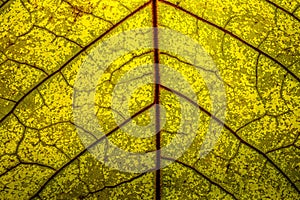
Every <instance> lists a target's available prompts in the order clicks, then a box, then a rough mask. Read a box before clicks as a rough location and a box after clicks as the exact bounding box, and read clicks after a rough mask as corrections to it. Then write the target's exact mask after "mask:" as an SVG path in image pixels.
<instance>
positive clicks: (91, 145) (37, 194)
mask: <svg viewBox="0 0 300 200" xmlns="http://www.w3.org/2000/svg"><path fill="white" fill-rule="evenodd" d="M153 105H154V103H152V104H150V105H148V106H146V107H145V108H143V109H141V110H139V111H138V112H137V113H135V114H134V115H132V116H131V117H129V118H128V119H127V120H125V121H124V122H123V123H121V124H120V125H119V126H117V127H115V128H114V129H112V130H111V131H110V132H108V133H107V134H105V135H104V136H102V137H101V138H99V139H98V140H96V141H95V142H93V143H92V144H90V145H89V146H88V147H87V148H85V149H84V150H83V151H81V152H80V153H79V154H77V155H76V156H75V157H73V158H72V159H71V160H69V161H68V162H67V163H65V164H64V165H63V166H62V167H61V168H59V169H58V170H57V171H56V172H55V173H54V174H52V175H51V177H49V179H48V180H47V181H46V182H45V183H44V184H43V185H42V186H41V187H40V189H39V190H38V191H37V192H36V193H35V194H34V195H33V196H32V197H31V199H34V198H35V197H38V196H39V194H40V193H41V192H42V191H43V190H44V188H45V187H46V186H47V185H48V183H49V182H50V181H51V180H53V179H54V178H55V177H56V176H57V175H58V174H59V173H60V172H61V171H62V170H63V169H65V168H66V167H67V166H69V165H70V164H72V163H73V162H74V161H75V160H76V159H77V158H79V157H80V156H82V155H83V154H84V153H86V152H87V151H88V150H89V149H91V148H93V147H94V146H96V145H97V144H99V143H100V142H101V141H102V140H104V139H105V138H106V137H108V136H110V135H111V134H113V133H114V132H116V131H118V130H119V129H120V128H122V127H124V126H125V125H126V124H127V123H128V122H130V121H131V120H132V119H133V118H135V117H136V116H138V115H140V114H141V113H143V112H145V111H147V110H148V109H150V108H151V107H152V106H153ZM91 134H92V133H91Z"/></svg>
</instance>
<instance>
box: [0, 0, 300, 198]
mask: <svg viewBox="0 0 300 200" xmlns="http://www.w3.org/2000/svg"><path fill="white" fill-rule="evenodd" d="M299 19H300V2H299V1H298V0H247V1H246V0H185V1H183V0H153V1H146V0H1V1H0V64H1V65H0V106H1V107H0V199H3V200H6V199H7V200H10V199H12V200H15V199H33V200H40V199H130V200H131V199H172V200H173V199H247V200H248V199H292V200H294V199H295V200H296V199H300V138H299V130H300V126H299V119H300V99H299V98H300V85H299V81H300V78H299V77H300V43H299V41H300V23H299V21H300V20H299ZM146 27H163V28H168V29H171V30H175V31H178V32H180V33H182V34H184V35H187V36H189V37H190V38H192V39H193V40H195V41H196V42H198V43H199V45H201V46H202V47H203V48H204V49H205V51H207V53H208V54H209V55H210V56H211V57H212V59H213V60H214V62H215V63H216V65H217V67H218V71H213V70H211V69H208V68H201V66H194V65H193V63H190V62H188V61H187V60H185V58H183V57H180V56H179V55H175V54H172V52H166V51H160V50H159V43H160V42H159V38H157V37H155V34H157V33H156V32H155V31H154V32H153V34H154V37H153V40H154V44H155V45H154V46H155V47H156V48H153V49H140V50H136V51H134V52H129V53H128V54H126V55H124V56H122V57H120V58H118V59H117V60H115V61H114V62H113V63H112V64H111V65H110V66H108V68H107V70H106V71H105V74H104V76H103V77H102V78H101V79H99V83H98V85H97V93H96V96H95V113H96V115H97V118H98V119H99V124H101V126H102V128H103V131H104V132H105V134H106V135H107V138H108V140H109V141H110V142H112V143H114V144H115V145H116V146H118V147H119V148H121V149H123V150H126V151H129V152H136V153H137V152H138V153H146V152H149V151H154V150H157V149H159V148H161V147H163V146H165V145H167V144H169V143H170V141H171V140H172V138H173V137H174V136H175V135H176V134H185V135H189V134H191V133H190V132H184V133H177V130H178V123H179V121H180V120H181V119H180V102H185V104H186V105H187V106H192V109H198V110H199V111H200V112H199V113H200V114H199V120H200V124H199V126H198V130H197V133H196V137H195V138H194V140H193V142H192V144H191V146H190V147H189V148H188V150H187V151H186V152H185V153H184V154H183V155H182V156H181V157H179V158H173V157H165V156H163V155H159V156H157V158H156V159H157V160H155V159H154V160H153V162H157V164H158V165H159V164H161V163H168V164H169V165H167V166H166V167H164V168H161V169H159V170H148V171H146V172H143V173H129V172H122V171H119V170H117V169H114V168H111V167H108V166H106V165H105V164H104V163H103V162H101V161H99V160H98V159H97V157H96V156H95V155H93V154H92V153H91V152H90V151H89V150H88V147H86V146H84V145H83V141H82V138H80V137H79V135H78V131H79V130H81V131H82V132H84V131H86V134H87V135H88V134H90V135H92V134H93V133H90V132H88V131H87V130H84V127H80V126H79V125H78V124H76V122H75V121H74V116H73V107H72V104H73V101H72V98H73V93H74V90H73V87H74V83H75V80H76V75H77V74H78V72H79V70H80V66H81V64H82V63H83V61H84V60H85V59H86V57H87V55H88V53H89V52H91V51H92V49H93V48H94V47H96V46H97V45H98V44H100V43H101V42H103V41H105V40H106V39H108V38H110V37H112V36H114V35H116V34H118V33H122V32H124V31H127V30H132V29H137V28H146ZM157 40H158V41H157ZM178 42H181V43H182V44H184V42H182V41H178ZM182 48H188V47H184V46H183V47H182ZM153 63H154V64H153ZM155 63H157V64H155ZM158 63H160V64H163V65H167V66H171V67H172V68H173V69H176V70H177V71H179V72H180V74H182V76H183V77H185V78H186V80H187V81H188V82H189V83H191V87H192V88H193V90H194V91H195V93H196V94H197V96H198V101H193V100H192V99H191V98H189V97H188V96H186V95H185V94H184V91H181V90H176V91H175V90H174V88H170V87H168V86H166V85H163V83H161V85H159V84H157V85H155V84H154V85H153V84H152V85H151V84H148V85H145V86H143V87H141V88H139V89H138V90H136V91H135V92H134V93H133V94H132V95H131V97H130V101H129V104H128V106H129V108H130V109H129V110H130V114H131V116H132V117H131V118H129V119H127V118H125V117H124V123H123V124H121V125H120V124H117V123H116V122H115V121H114V115H118V116H120V117H122V116H123V113H122V112H121V111H119V110H118V109H112V107H111V98H112V91H113V88H114V86H115V85H116V84H117V83H118V82H119V81H120V79H121V77H122V76H123V75H124V74H126V73H127V72H128V71H130V70H131V69H133V68H135V67H136V66H140V65H143V64H151V65H152V69H153V70H152V71H153V73H144V72H143V71H141V72H140V73H139V74H136V76H135V77H132V80H135V81H139V79H140V81H142V77H146V76H150V77H151V79H153V78H155V77H156V78H157V77H159V75H160V74H159V73H160V72H159V67H160V66H158ZM197 67H198V68H199V70H202V71H204V73H207V74H210V76H212V77H217V78H218V79H220V80H222V81H223V83H224V87H225V89H226V105H227V107H226V117H225V119H224V120H223V121H221V120H220V119H218V117H217V116H215V115H213V113H211V99H210V96H209V93H210V92H209V90H208V88H207V87H206V84H205V81H204V80H203V79H201V77H200V78H197V76H196V72H195V68H197ZM83 84H84V83H83ZM123 84H128V87H130V86H129V85H130V81H129V82H124V83H123ZM122 95H127V94H126V91H124V94H122ZM155 103H160V104H161V105H162V106H163V107H164V109H165V112H166V117H165V124H164V126H162V127H160V124H159V123H160V119H159V117H161V116H160V115H156V118H158V119H156V120H154V123H156V128H161V131H160V132H159V133H158V134H156V135H153V136H151V137H147V138H141V137H133V136H130V135H128V134H127V133H126V131H125V130H126V129H122V128H123V127H125V128H126V126H129V124H130V123H135V124H138V125H139V126H141V127H142V126H145V125H147V124H149V123H150V122H151V121H153V119H152V118H151V113H153V108H152V110H151V109H150V107H151V106H153V105H154V104H155ZM211 119H212V120H214V121H215V122H216V123H219V124H222V123H224V128H223V130H222V134H221V136H220V137H219V138H218V140H217V143H216V144H215V146H214V148H213V150H212V151H210V152H209V153H208V154H207V155H206V156H205V157H203V158H201V159H199V158H198V155H199V153H200V147H201V145H202V143H203V140H204V138H205V135H206V132H207V129H208V126H209V122H210V120H211ZM183 120H185V119H183ZM151 123H152V122H151ZM121 126H123V127H121ZM86 139H87V141H88V138H86ZM96 139H97V141H98V143H97V144H96V145H94V147H95V148H97V146H98V147H99V151H105V152H106V154H107V157H108V159H109V155H110V154H113V150H111V149H109V148H104V149H101V148H102V147H106V145H103V144H102V145H103V146H100V144H101V142H102V141H101V138H100V139H99V138H96ZM85 142H86V141H85Z"/></svg>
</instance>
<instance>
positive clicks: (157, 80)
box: [152, 0, 161, 200]
mask: <svg viewBox="0 0 300 200" xmlns="http://www.w3.org/2000/svg"><path fill="white" fill-rule="evenodd" d="M157 4H158V1H157V0H152V26H153V46H154V79H155V94H154V103H155V104H156V106H155V131H156V160H155V164H156V166H155V168H156V172H155V173H156V174H155V198H156V199H157V200H159V199H161V170H160V167H161V164H160V159H161V158H160V157H161V152H160V148H161V144H160V140H161V132H160V107H159V101H160V99H159V96H160V87H159V84H160V74H159V49H158V48H159V46H158V29H157V27H158V22H157V18H158V17H157Z"/></svg>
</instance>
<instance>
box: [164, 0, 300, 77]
mask: <svg viewBox="0 0 300 200" xmlns="http://www.w3.org/2000/svg"><path fill="white" fill-rule="evenodd" d="M159 1H160V2H162V3H164V4H166V5H169V6H171V7H174V8H176V9H178V10H181V11H182V12H185V13H186V14H188V15H190V16H192V17H194V18H196V19H197V20H200V21H202V22H204V23H206V24H209V25H210V26H213V27H215V28H217V29H219V30H221V31H223V32H224V33H226V34H228V35H230V36H231V37H233V38H235V39H236V40H238V41H240V42H242V43H243V44H245V45H247V46H249V47H250V48H252V49H253V50H255V51H257V52H259V53H260V54H262V55H264V56H265V57H267V58H269V59H270V60H272V61H273V62H275V63H276V64H278V65H279V66H281V67H282V68H283V69H284V70H285V71H287V72H288V73H289V74H290V75H292V76H293V77H294V78H295V79H296V80H297V81H298V82H300V78H299V77H297V76H296V74H294V73H293V72H292V71H290V70H289V69H288V68H287V67H286V66H284V65H283V64H282V63H281V62H279V61H278V60H276V59H275V58H273V57H272V56H270V55H269V54H267V53H265V52H264V51H262V50H260V49H259V48H257V47H255V46H253V45H252V44H250V43H248V42H246V41H245V40H243V39H242V38H240V37H238V36H237V35H235V34H233V33H232V32H230V31H228V30H226V29H224V28H223V27H221V26H218V25H217V24H214V23H212V22H210V21H208V20H206V19H204V18H202V17H200V16H198V15H196V14H194V13H192V12H190V11H188V10H186V9H184V8H182V7H180V6H178V5H176V4H173V3H171V2H168V1H165V0H159Z"/></svg>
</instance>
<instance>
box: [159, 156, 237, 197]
mask: <svg viewBox="0 0 300 200" xmlns="http://www.w3.org/2000/svg"><path fill="white" fill-rule="evenodd" d="M162 159H164V160H169V161H172V162H176V163H178V164H180V165H183V166H185V167H187V168H189V169H191V170H193V171H194V172H196V173H197V174H199V175H200V176H202V177H203V178H205V179H206V180H207V181H208V182H210V183H211V184H213V185H215V186H217V187H219V188H220V189H221V190H223V191H224V192H225V193H227V194H229V195H231V196H232V197H233V198H234V199H237V198H236V197H235V195H234V194H233V193H232V192H230V191H229V190H227V189H226V188H224V187H223V186H222V185H220V184H218V183H217V182H215V181H213V180H211V179H210V178H209V177H208V176H206V175H205V174H203V173H201V172H200V171H199V170H197V169H196V168H195V167H193V166H191V165H188V164H186V163H184V162H181V161H179V160H177V159H173V158H169V157H164V156H163V157H162Z"/></svg>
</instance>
